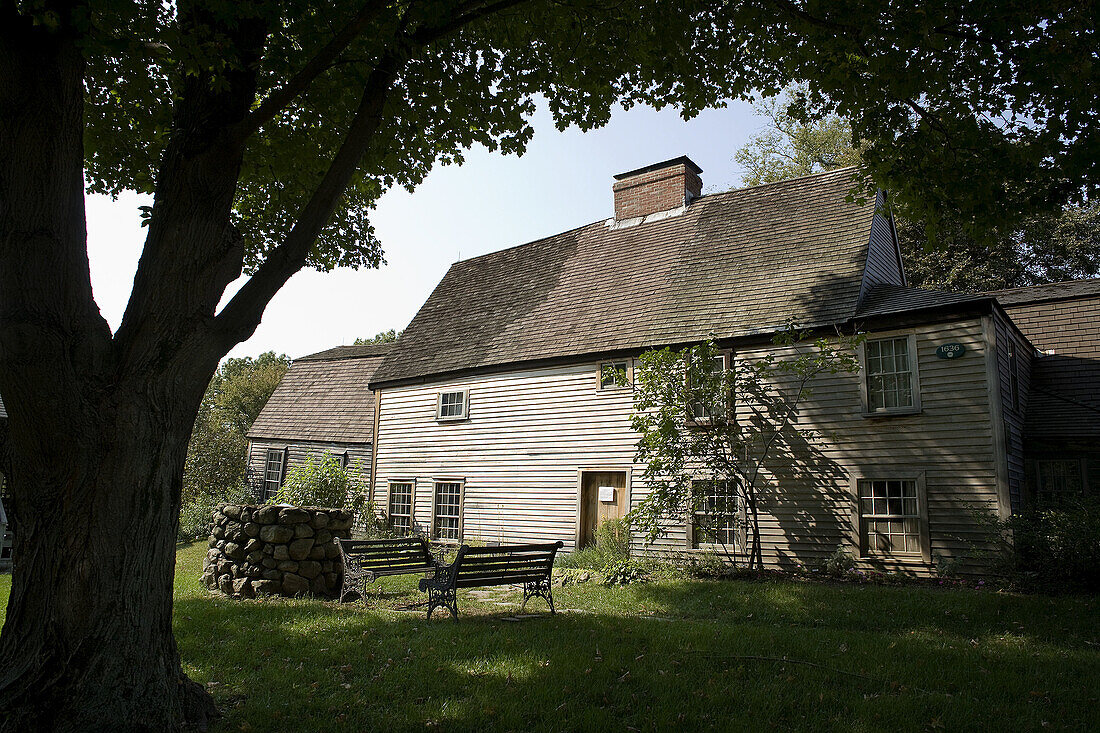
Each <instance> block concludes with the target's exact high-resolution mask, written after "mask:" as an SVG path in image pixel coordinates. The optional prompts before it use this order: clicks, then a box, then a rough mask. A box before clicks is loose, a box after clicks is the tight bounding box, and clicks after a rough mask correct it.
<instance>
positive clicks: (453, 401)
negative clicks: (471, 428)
mask: <svg viewBox="0 0 1100 733" xmlns="http://www.w3.org/2000/svg"><path fill="white" fill-rule="evenodd" d="M437 417H438V418H439V419H440V420H461V419H462V418H464V417H466V391H465V390H457V391H455V392H440V393H439V413H438V415H437Z"/></svg>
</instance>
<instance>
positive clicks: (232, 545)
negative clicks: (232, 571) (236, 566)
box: [225, 542, 248, 560]
mask: <svg viewBox="0 0 1100 733" xmlns="http://www.w3.org/2000/svg"><path fill="white" fill-rule="evenodd" d="M247 554H248V553H246V552H245V551H244V548H243V547H241V546H240V545H238V544H237V543H236V542H226V543H225V556H226V557H228V558H229V559H230V560H243V559H244V556H245V555H247Z"/></svg>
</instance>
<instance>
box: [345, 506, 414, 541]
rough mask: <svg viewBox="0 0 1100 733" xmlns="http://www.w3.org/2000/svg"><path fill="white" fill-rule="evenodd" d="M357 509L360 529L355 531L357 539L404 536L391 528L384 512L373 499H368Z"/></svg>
mask: <svg viewBox="0 0 1100 733" xmlns="http://www.w3.org/2000/svg"><path fill="white" fill-rule="evenodd" d="M358 511H360V514H359V518H360V524H361V525H362V530H360V531H358V532H357V533H356V538H357V539H363V540H379V539H389V538H392V537H402V536H404V535H402V534H400V533H398V532H395V531H394V530H393V528H392V527H391V526H390V523H389V521H388V520H387V519H386V516H385V514H384V512H383V511H382V510H381V509H380V508H379V506H378V504H376V503H375V502H374V501H368V502H367V503H366V505H365V506H363V507H362V509H361V510H358Z"/></svg>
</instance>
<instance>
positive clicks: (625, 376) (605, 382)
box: [600, 361, 630, 389]
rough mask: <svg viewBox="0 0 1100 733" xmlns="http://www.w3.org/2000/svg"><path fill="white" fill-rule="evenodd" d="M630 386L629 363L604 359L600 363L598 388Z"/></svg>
mask: <svg viewBox="0 0 1100 733" xmlns="http://www.w3.org/2000/svg"><path fill="white" fill-rule="evenodd" d="M629 386H630V370H629V364H627V362H625V361H605V362H602V363H601V364H600V389H620V388H622V387H629Z"/></svg>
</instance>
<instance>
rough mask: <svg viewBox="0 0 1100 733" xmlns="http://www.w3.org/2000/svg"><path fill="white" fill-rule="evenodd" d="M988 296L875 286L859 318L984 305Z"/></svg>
mask: <svg viewBox="0 0 1100 733" xmlns="http://www.w3.org/2000/svg"><path fill="white" fill-rule="evenodd" d="M990 299H991V298H990V296H988V295H980V294H972V293H949V292H945V291H942V290H920V289H917V288H906V287H902V286H900V285H878V286H875V287H874V288H872V289H871V290H870V291H869V292H868V293H867V295H866V296H865V297H864V299H863V302H862V303H860V306H859V314H858V315H859V317H861V318H869V317H871V316H887V315H895V314H899V313H910V312H912V311H920V310H931V309H933V308H954V307H957V306H963V305H971V304H978V303H985V302H988V301H989V300H990Z"/></svg>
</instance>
